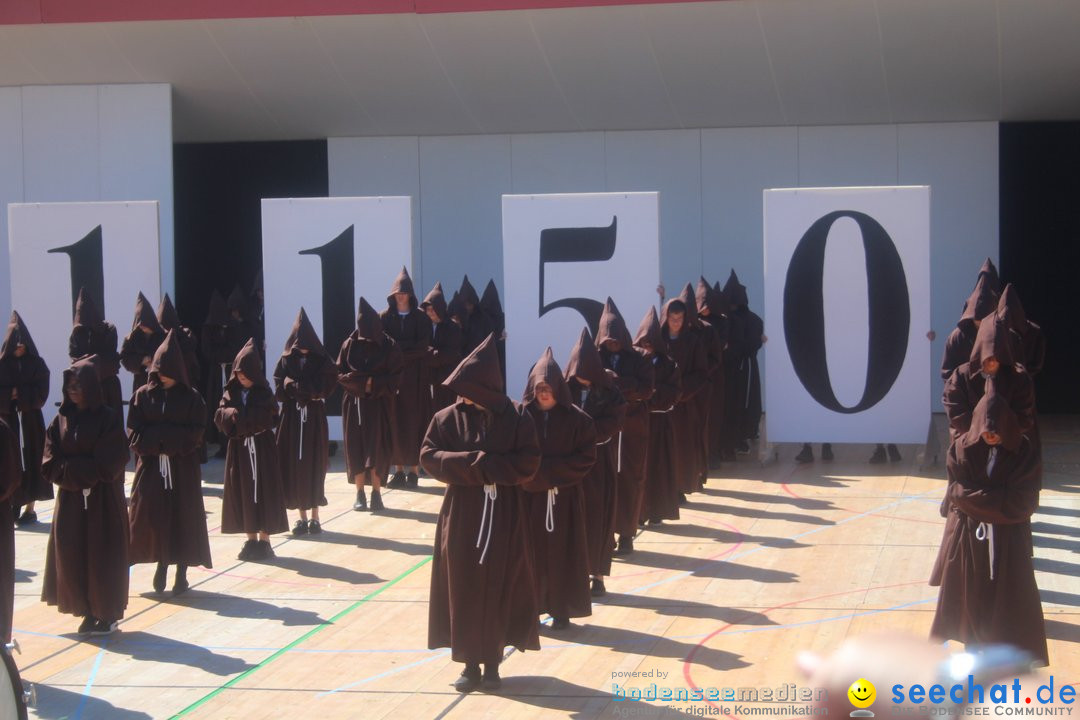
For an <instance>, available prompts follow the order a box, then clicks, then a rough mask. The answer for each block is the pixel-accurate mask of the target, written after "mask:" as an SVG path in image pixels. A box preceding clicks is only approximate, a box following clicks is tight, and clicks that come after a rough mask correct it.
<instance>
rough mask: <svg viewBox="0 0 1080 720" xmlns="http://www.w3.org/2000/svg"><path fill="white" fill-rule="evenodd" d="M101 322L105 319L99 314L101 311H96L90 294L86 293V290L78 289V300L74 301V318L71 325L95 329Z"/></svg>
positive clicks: (95, 304) (96, 308) (95, 305)
mask: <svg viewBox="0 0 1080 720" xmlns="http://www.w3.org/2000/svg"><path fill="white" fill-rule="evenodd" d="M103 322H105V317H104V316H103V315H102V314H101V310H99V309H98V306H97V303H95V302H94V299H93V298H92V297H90V293H88V292H86V288H80V289H79V298H78V300H76V301H75V317H74V319H73V320H72V324H73V325H76V326H78V325H82V326H84V327H97V326H98V325H101V324H102V323H103Z"/></svg>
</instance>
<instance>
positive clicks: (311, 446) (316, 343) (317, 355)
mask: <svg viewBox="0 0 1080 720" xmlns="http://www.w3.org/2000/svg"><path fill="white" fill-rule="evenodd" d="M336 387H337V365H336V364H335V362H334V359H333V358H331V357H330V355H329V354H328V353H327V352H326V349H325V348H324V347H323V344H322V341H321V340H319V334H318V333H316V332H315V328H314V327H312V325H311V321H310V320H309V319H308V316H307V313H306V312H304V308H300V313H299V314H298V315H297V316H296V320H295V322H293V326H292V332H290V333H289V337H288V339H287V340H286V341H285V350H284V352H282V353H281V358H279V359H278V361H277V366H276V367H275V368H274V396H275V397H276V398H277V399H278V401H280V402H281V420H280V421H279V422H278V427H277V447H278V458H279V462H280V463H281V482H282V485H283V486H284V487H285V507H287V508H288V509H290V510H299V511H300V519H299V520H297V521H296V524H295V525H293V535H306V534H308V533H313V534H318V533H321V532H322V525H321V524H320V523H319V507H320V506H321V505H326V494H325V492H324V487H325V485H326V471H327V466H328V464H329V457H330V428H329V425H328V424H327V419H326V398H327V397H329V396H330V393H332V392H333V391H334V389H335V388H336ZM309 510H310V511H311V519H310V520H308V511H309Z"/></svg>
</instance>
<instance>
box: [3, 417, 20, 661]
mask: <svg viewBox="0 0 1080 720" xmlns="http://www.w3.org/2000/svg"><path fill="white" fill-rule="evenodd" d="M21 480H22V467H21V465H20V464H19V441H18V434H17V433H16V432H15V431H14V430H12V428H11V427H10V426H9V425H8V424H7V421H6V420H5V419H4V418H2V417H0V518H4V517H11V514H12V504H11V499H12V498H13V497H14V496H15V494H16V493H17V492H19V487H20V482H21ZM14 612H15V528H14V526H13V525H11V524H10V523H7V522H5V523H3V524H0V643H5V644H6V643H9V642H11V619H12V615H13V614H14Z"/></svg>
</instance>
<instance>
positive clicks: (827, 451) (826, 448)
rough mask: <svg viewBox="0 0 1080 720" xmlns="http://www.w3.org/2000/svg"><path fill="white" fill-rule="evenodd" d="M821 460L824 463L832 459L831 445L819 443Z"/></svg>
mask: <svg viewBox="0 0 1080 720" xmlns="http://www.w3.org/2000/svg"><path fill="white" fill-rule="evenodd" d="M821 459H822V460H825V461H826V462H828V461H831V460H832V459H833V454H832V443H821Z"/></svg>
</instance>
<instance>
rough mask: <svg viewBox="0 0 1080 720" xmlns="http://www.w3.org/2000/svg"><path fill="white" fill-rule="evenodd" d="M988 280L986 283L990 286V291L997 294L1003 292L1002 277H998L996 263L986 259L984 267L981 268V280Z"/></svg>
mask: <svg viewBox="0 0 1080 720" xmlns="http://www.w3.org/2000/svg"><path fill="white" fill-rule="evenodd" d="M984 277H985V278H986V281H987V282H988V283H989V285H990V289H991V290H993V291H994V292H995V293H999V292H1001V277H1000V276H999V275H998V271H997V268H996V267H994V261H993V260H991V259H990V258H986V260H984V261H983V264H982V267H981V268H979V278H980V279H982V278H984Z"/></svg>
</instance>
